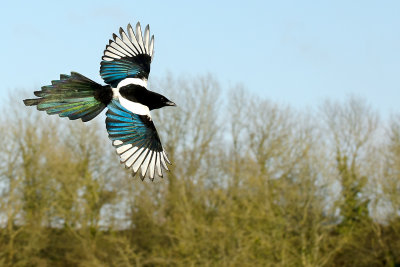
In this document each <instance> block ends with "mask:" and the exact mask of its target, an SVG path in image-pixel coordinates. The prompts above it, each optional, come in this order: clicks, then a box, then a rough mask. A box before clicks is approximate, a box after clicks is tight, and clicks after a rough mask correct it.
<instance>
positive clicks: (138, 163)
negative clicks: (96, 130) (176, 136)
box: [106, 99, 171, 180]
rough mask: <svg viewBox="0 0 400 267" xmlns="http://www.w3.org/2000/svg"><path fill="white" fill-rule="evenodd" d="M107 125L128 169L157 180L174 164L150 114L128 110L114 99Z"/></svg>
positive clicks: (118, 152)
mask: <svg viewBox="0 0 400 267" xmlns="http://www.w3.org/2000/svg"><path fill="white" fill-rule="evenodd" d="M106 116H107V118H106V127H107V131H108V134H109V138H110V139H111V141H112V143H113V146H114V147H115V148H116V150H117V154H118V155H119V156H120V158H121V163H124V164H125V167H126V168H131V169H132V170H133V172H134V173H135V174H136V173H137V172H139V173H140V177H141V178H142V180H143V179H144V177H149V178H150V179H152V180H153V179H154V177H155V175H156V174H157V175H158V176H159V177H162V176H163V173H162V168H164V169H165V170H168V167H167V164H166V162H167V163H169V164H171V163H170V161H169V160H168V157H167V155H166V153H165V151H164V149H163V147H162V145H161V141H160V138H159V137H158V134H157V130H156V128H155V126H154V124H153V122H152V120H151V119H150V118H149V117H148V116H147V115H138V114H135V113H132V112H130V111H128V110H127V109H125V108H124V107H123V106H122V105H121V104H120V103H119V101H118V100H116V99H114V100H112V102H111V103H110V104H109V105H108V111H107V113H106Z"/></svg>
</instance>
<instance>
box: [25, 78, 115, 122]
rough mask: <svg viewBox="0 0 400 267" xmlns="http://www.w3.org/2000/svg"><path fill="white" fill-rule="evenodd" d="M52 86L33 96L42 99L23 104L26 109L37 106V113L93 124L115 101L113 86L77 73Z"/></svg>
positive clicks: (54, 82)
mask: <svg viewBox="0 0 400 267" xmlns="http://www.w3.org/2000/svg"><path fill="white" fill-rule="evenodd" d="M51 83H52V85H46V86H43V87H42V90H41V91H35V92H34V94H35V96H37V97H39V98H35V99H26V100H24V103H25V105H26V106H35V105H36V106H37V109H38V110H45V111H46V112H47V114H49V115H53V114H58V115H59V116H60V117H68V118H69V119H70V120H76V119H82V121H90V120H91V119H93V118H94V117H96V116H97V115H98V114H99V113H100V112H101V111H102V110H103V109H104V108H105V107H106V106H107V104H108V103H109V102H110V101H111V99H112V90H111V88H110V86H108V85H107V86H102V85H100V84H98V83H96V82H94V81H92V80H90V79H88V78H86V77H85V76H83V75H81V74H79V73H76V72H71V75H65V74H61V75H60V80H56V81H52V82H51Z"/></svg>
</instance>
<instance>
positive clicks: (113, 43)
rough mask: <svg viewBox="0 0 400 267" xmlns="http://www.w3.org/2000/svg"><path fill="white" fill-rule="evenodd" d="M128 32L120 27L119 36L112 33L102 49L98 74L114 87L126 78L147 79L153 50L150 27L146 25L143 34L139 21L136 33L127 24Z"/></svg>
mask: <svg viewBox="0 0 400 267" xmlns="http://www.w3.org/2000/svg"><path fill="white" fill-rule="evenodd" d="M127 32H128V34H126V33H125V31H124V30H123V29H122V28H120V30H119V33H120V37H118V36H117V35H116V34H113V40H110V41H109V44H108V45H107V46H106V49H105V50H104V55H103V57H102V61H101V63H100V65H101V66H100V75H101V77H102V78H103V80H104V82H106V83H108V84H110V85H111V86H113V87H116V86H117V84H118V83H119V82H120V81H122V80H123V79H126V78H141V79H147V78H148V76H149V73H150V64H151V61H152V57H153V51H154V36H152V37H151V39H150V28H149V25H147V26H146V29H145V32H144V36H142V31H141V28H140V24H139V22H138V23H137V24H136V33H135V32H134V31H133V29H132V26H131V25H130V24H129V25H128V27H127Z"/></svg>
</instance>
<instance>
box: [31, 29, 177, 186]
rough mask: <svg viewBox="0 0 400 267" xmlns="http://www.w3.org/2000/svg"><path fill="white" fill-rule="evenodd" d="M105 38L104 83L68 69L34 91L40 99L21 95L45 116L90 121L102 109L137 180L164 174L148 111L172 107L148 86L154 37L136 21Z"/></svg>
mask: <svg viewBox="0 0 400 267" xmlns="http://www.w3.org/2000/svg"><path fill="white" fill-rule="evenodd" d="M119 34H120V35H119V36H117V35H116V34H113V38H112V39H111V40H109V43H108V45H107V46H106V49H105V50H104V54H103V57H102V61H101V63H100V76H101V77H102V79H103V80H104V82H105V83H106V85H101V84H98V83H96V82H94V81H92V80H90V79H89V78H86V77H85V76H83V75H81V74H79V73H77V72H71V75H66V74H61V75H60V80H55V81H52V82H51V85H46V86H43V87H42V88H41V91H35V92H34V95H35V96H37V97H38V98H35V99H25V100H24V103H25V105H26V106H36V108H37V109H38V110H44V111H46V112H47V114H49V115H53V114H58V115H59V116H60V117H68V118H69V119H70V120H76V119H81V120H82V121H84V122H86V121H90V120H92V119H93V118H94V117H96V116H97V115H98V114H100V113H101V112H102V111H103V110H104V109H105V108H107V113H106V128H107V131H108V135H109V138H110V139H111V141H112V144H113V146H114V147H115V148H116V152H117V154H118V155H119V156H120V159H121V163H122V164H124V165H125V167H126V168H129V169H131V170H132V171H133V174H136V173H139V175H140V177H141V179H142V180H143V179H144V178H145V177H149V178H150V179H151V180H153V179H154V177H163V169H165V170H168V167H167V163H168V164H171V163H170V161H169V159H168V157H167V154H166V152H165V150H164V148H163V146H162V144H161V141H160V137H159V136H158V133H157V130H156V127H155V126H154V123H153V120H152V118H151V115H150V111H151V110H153V109H158V108H162V107H165V106H175V103H173V102H172V101H170V100H169V99H168V98H166V97H165V96H163V95H161V94H158V93H156V92H152V91H150V90H148V89H147V80H148V77H149V73H150V64H151V62H152V59H153V55H154V35H153V36H151V38H150V28H149V25H147V26H146V28H145V30H144V34H143V35H142V29H141V27H140V23H139V22H138V23H137V24H136V31H134V29H133V28H132V26H131V25H130V24H128V27H127V31H126V32H125V31H124V30H123V29H122V28H120V29H119Z"/></svg>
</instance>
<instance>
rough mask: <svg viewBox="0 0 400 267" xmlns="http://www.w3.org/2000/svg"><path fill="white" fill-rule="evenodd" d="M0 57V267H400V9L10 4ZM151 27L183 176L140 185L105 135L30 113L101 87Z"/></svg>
mask: <svg viewBox="0 0 400 267" xmlns="http://www.w3.org/2000/svg"><path fill="white" fill-rule="evenodd" d="M2 10H3V12H2V16H1V17H0V22H1V23H0V30H1V34H2V42H0V50H1V51H2V53H1V59H2V64H1V65H0V73H1V77H2V79H1V80H2V83H1V85H0V88H1V90H0V110H1V111H2V112H1V113H0V136H1V138H0V266H400V217H399V216H400V108H399V105H398V102H399V98H400V93H399V92H400V81H399V74H398V72H399V69H400V52H399V47H400V31H399V28H400V17H399V15H398V14H399V11H400V3H399V2H396V1H380V2H376V1H351V2H349V1H325V2H321V1H279V2H273V1H248V2H243V1H240V2H239V1H219V2H216V1H201V2H198V3H195V2H193V3H192V2H185V1H140V2H139V1H114V2H110V1H85V2H84V1H68V2H62V3H61V2H55V1H53V2H51V1H13V2H11V1H8V2H7V3H3V4H2ZM137 21H140V22H141V24H142V27H144V26H145V25H147V24H150V30H151V34H154V35H155V56H154V60H153V63H152V70H151V75H150V81H149V82H150V89H151V90H154V91H157V92H161V93H162V94H164V95H165V96H167V97H168V98H169V99H171V100H172V101H174V102H175V103H177V105H178V107H177V108H164V109H162V110H157V111H155V112H154V113H153V117H154V122H155V124H156V127H157V129H158V131H159V134H160V137H161V140H162V142H163V144H164V147H165V149H166V150H167V152H168V155H169V158H170V159H171V161H172V162H173V165H172V167H171V171H170V172H169V173H168V174H167V175H166V177H165V178H164V179H160V180H155V181H154V182H150V181H144V182H142V181H141V180H140V179H139V178H138V177H132V176H131V174H130V173H129V172H128V171H126V170H125V169H124V168H123V166H122V165H120V164H119V159H118V157H117V155H116V154H115V151H114V148H113V147H112V145H111V142H110V141H109V140H108V138H107V133H106V129H105V124H104V119H105V116H104V114H102V115H100V116H99V117H98V118H96V119H94V120H93V121H91V122H89V123H85V124H84V123H82V122H81V121H69V120H67V119H65V118H64V119H60V118H58V117H57V116H48V115H46V114H45V113H44V114H43V112H38V111H37V110H36V109H34V108H31V107H30V108H28V107H25V106H24V105H23V103H22V99H25V98H30V97H32V96H33V91H35V90H39V89H40V87H41V86H43V85H47V84H50V82H51V80H56V79H58V78H59V74H61V73H65V74H68V73H69V72H70V71H77V72H79V73H81V74H83V75H85V76H87V77H89V78H91V79H93V80H95V81H97V82H102V81H101V78H100V76H99V66H100V60H101V56H102V53H103V50H104V48H105V45H106V44H107V43H108V39H110V38H111V37H112V33H114V32H115V33H117V32H118V29H119V27H123V28H126V25H127V24H128V23H132V24H135V23H136V22H137Z"/></svg>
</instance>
